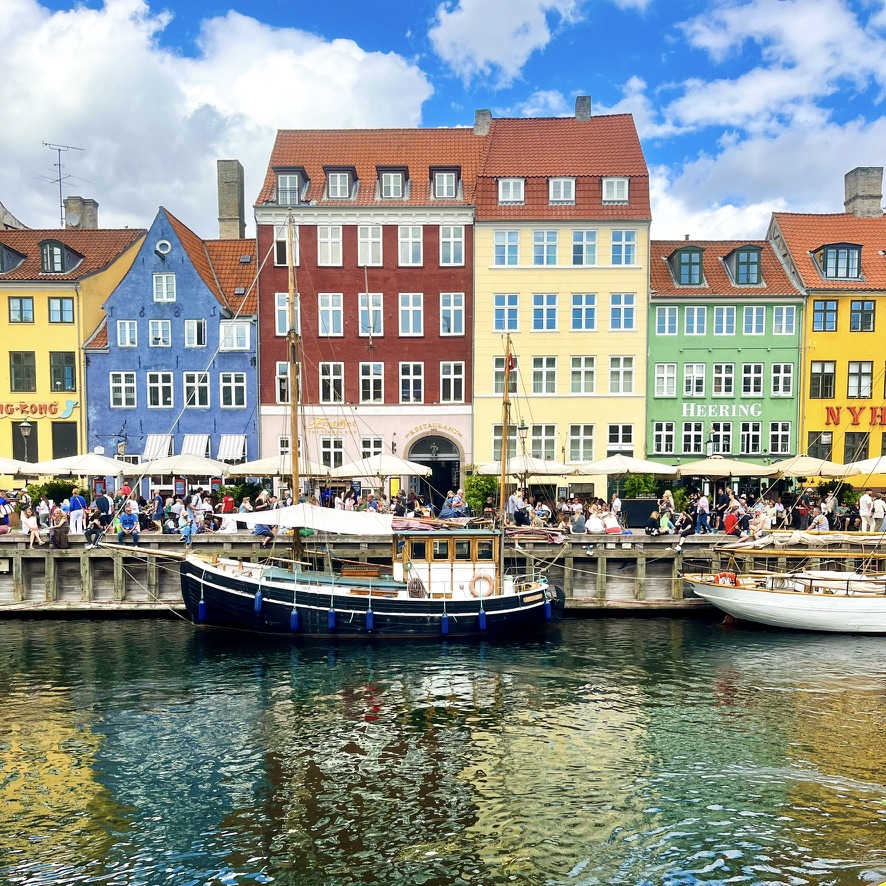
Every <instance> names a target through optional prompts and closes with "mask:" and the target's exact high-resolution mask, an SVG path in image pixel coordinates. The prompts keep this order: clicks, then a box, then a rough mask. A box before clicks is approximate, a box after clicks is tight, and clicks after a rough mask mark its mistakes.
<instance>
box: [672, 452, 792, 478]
mask: <svg viewBox="0 0 886 886" xmlns="http://www.w3.org/2000/svg"><path fill="white" fill-rule="evenodd" d="M676 467H677V474H678V475H679V476H680V477H710V478H717V477H774V476H775V474H776V471H775V470H774V469H773V467H772V465H756V464H751V463H750V462H746V461H737V460H736V459H732V458H723V456H722V455H712V456H711V457H710V458H702V459H699V460H698V461H688V462H686V463H685V464H682V465H677V466H676Z"/></svg>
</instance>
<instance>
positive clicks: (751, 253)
mask: <svg viewBox="0 0 886 886" xmlns="http://www.w3.org/2000/svg"><path fill="white" fill-rule="evenodd" d="M735 282H736V283H738V285H739V286H756V285H757V284H758V283H759V282H760V251H759V250H758V249H740V250H739V251H738V254H737V255H736V257H735Z"/></svg>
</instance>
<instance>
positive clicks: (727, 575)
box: [717, 572, 738, 585]
mask: <svg viewBox="0 0 886 886" xmlns="http://www.w3.org/2000/svg"><path fill="white" fill-rule="evenodd" d="M717 584H718V585H737V584H738V579H736V577H735V573H734V572H718V573H717Z"/></svg>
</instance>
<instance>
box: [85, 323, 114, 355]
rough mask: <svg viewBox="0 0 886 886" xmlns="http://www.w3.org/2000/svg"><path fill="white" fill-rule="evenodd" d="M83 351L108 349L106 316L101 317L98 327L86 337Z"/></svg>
mask: <svg viewBox="0 0 886 886" xmlns="http://www.w3.org/2000/svg"><path fill="white" fill-rule="evenodd" d="M83 349H84V350H85V351H106V350H107V349H108V318H107V317H102V320H101V323H99V325H98V329H96V330H95V332H93V333H92V335H90V336H89V338H88V339H86V344H84V345H83Z"/></svg>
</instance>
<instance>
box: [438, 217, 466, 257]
mask: <svg viewBox="0 0 886 886" xmlns="http://www.w3.org/2000/svg"><path fill="white" fill-rule="evenodd" d="M464 263H465V228H464V225H440V264H441V265H463V264H464Z"/></svg>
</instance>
